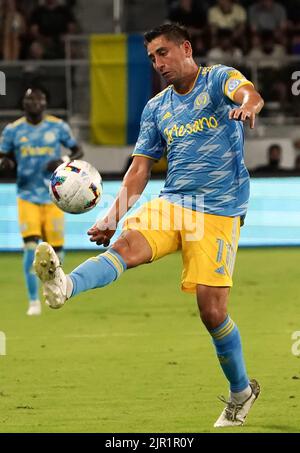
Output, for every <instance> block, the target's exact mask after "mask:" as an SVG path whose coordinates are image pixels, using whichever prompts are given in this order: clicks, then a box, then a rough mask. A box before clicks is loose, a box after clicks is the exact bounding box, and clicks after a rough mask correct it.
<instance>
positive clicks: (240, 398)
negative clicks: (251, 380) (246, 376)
mask: <svg viewBox="0 0 300 453" xmlns="http://www.w3.org/2000/svg"><path fill="white" fill-rule="evenodd" d="M251 393H252V388H251V387H250V385H248V387H246V388H245V390H242V391H241V392H230V395H229V399H230V401H231V402H232V403H235V404H241V403H243V402H244V401H246V399H248V398H249V396H250V395H251Z"/></svg>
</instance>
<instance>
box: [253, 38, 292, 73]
mask: <svg viewBox="0 0 300 453" xmlns="http://www.w3.org/2000/svg"><path fill="white" fill-rule="evenodd" d="M285 54H286V51H285V48H284V47H283V46H282V45H281V44H276V42H275V38H274V34H273V33H272V31H269V30H263V31H262V32H261V33H260V34H259V35H257V34H254V35H253V37H252V49H251V51H250V52H249V54H248V55H249V57H251V58H255V59H257V61H258V67H259V68H274V69H277V68H279V67H280V66H281V65H282V58H283V57H284V56H285Z"/></svg>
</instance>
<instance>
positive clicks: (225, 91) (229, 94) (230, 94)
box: [224, 77, 254, 101]
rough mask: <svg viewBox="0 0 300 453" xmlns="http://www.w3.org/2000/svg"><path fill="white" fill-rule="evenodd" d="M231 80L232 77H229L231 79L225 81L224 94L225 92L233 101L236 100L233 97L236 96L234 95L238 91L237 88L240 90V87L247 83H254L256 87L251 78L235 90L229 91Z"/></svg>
mask: <svg viewBox="0 0 300 453" xmlns="http://www.w3.org/2000/svg"><path fill="white" fill-rule="evenodd" d="M233 78H234V77H233ZM230 80H231V78H229V79H228V80H227V81H226V83H225V87H224V94H225V95H226V96H227V97H228V98H229V99H231V100H232V101H233V100H234V99H233V98H234V95H235V93H236V92H237V90H238V89H239V88H241V87H243V86H245V85H252V86H253V87H254V85H253V83H252V82H250V80H245V81H244V82H241V83H239V84H238V86H237V87H236V88H235V89H234V90H232V91H231V92H230V93H229V91H228V88H227V87H228V83H229V81H230Z"/></svg>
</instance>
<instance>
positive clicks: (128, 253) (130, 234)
mask: <svg viewBox="0 0 300 453" xmlns="http://www.w3.org/2000/svg"><path fill="white" fill-rule="evenodd" d="M111 248H112V249H113V250H115V251H116V252H117V253H119V255H121V257H122V258H123V260H124V261H125V263H126V265H127V268H128V269H130V268H132V267H136V266H139V265H140V264H145V263H148V262H149V261H150V260H151V256H152V251H151V249H150V246H149V244H148V242H147V241H146V239H145V238H144V237H143V236H142V235H141V234H140V233H138V232H137V231H127V232H125V233H124V234H123V235H122V237H121V238H119V239H118V240H117V241H116V242H115V243H114V244H113V245H112V247H111Z"/></svg>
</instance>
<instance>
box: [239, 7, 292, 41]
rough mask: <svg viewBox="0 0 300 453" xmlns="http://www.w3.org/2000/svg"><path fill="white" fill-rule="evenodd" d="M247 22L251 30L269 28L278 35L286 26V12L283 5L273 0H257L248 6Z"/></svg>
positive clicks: (256, 30)
mask: <svg viewBox="0 0 300 453" xmlns="http://www.w3.org/2000/svg"><path fill="white" fill-rule="evenodd" d="M248 15H249V22H250V26H251V30H252V32H254V33H255V32H261V31H262V30H270V31H272V32H273V33H274V34H275V35H277V36H279V37H280V32H284V31H285V30H286V27H287V14H286V9H285V8H284V6H283V5H281V4H279V3H277V2H274V1H273V0H257V2H256V4H255V5H252V6H250V8H249V13H248Z"/></svg>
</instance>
